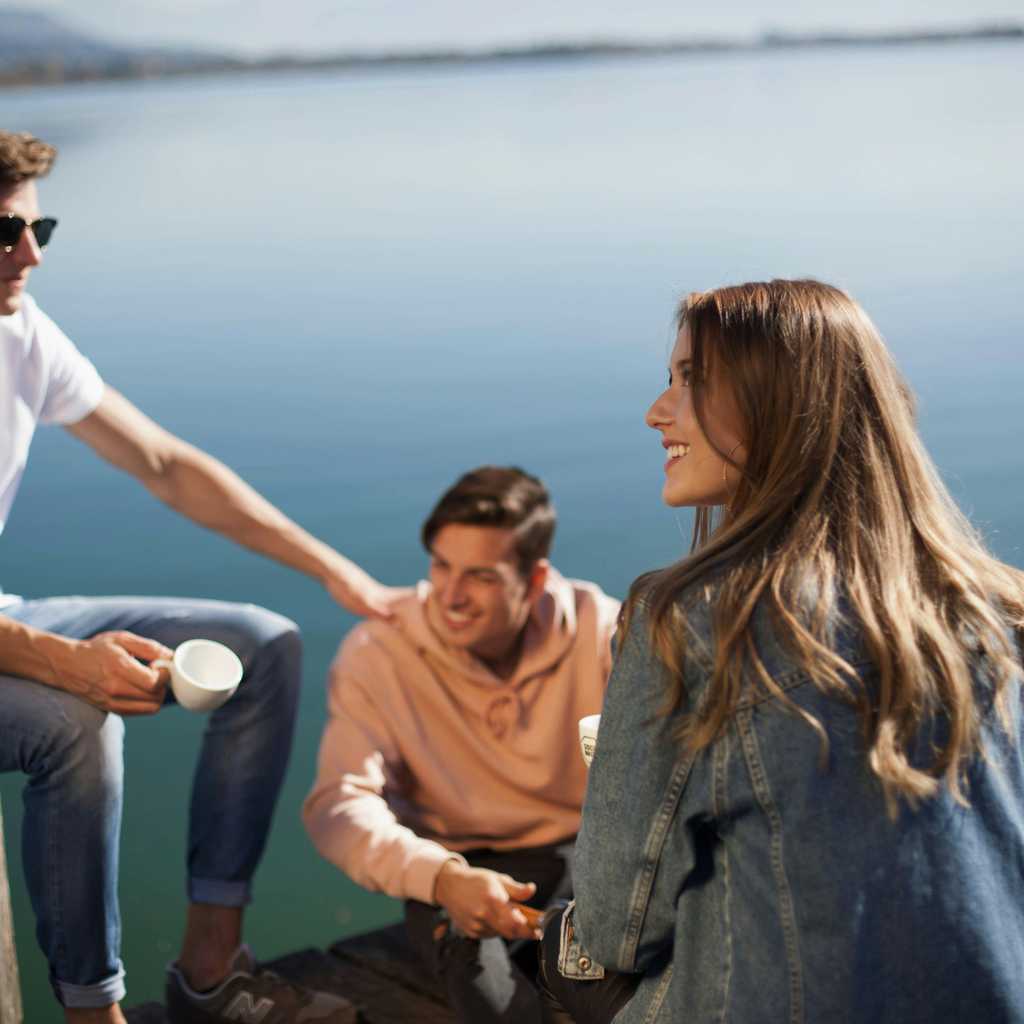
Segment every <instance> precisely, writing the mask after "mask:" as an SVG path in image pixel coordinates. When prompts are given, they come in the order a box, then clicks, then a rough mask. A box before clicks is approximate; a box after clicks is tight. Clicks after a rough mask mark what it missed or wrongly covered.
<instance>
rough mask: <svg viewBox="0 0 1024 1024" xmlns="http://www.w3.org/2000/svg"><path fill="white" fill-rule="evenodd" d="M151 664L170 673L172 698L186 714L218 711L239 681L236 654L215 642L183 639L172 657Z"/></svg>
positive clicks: (240, 677)
mask: <svg viewBox="0 0 1024 1024" xmlns="http://www.w3.org/2000/svg"><path fill="white" fill-rule="evenodd" d="M150 664H151V665H152V666H153V668H165V669H167V670H168V672H170V673H171V689H172V690H173V691H174V699H175V700H176V701H177V702H178V703H179V704H180V705H181V706H182V707H183V708H188V710H189V711H212V710H213V709H214V708H219V707H220V706H221V704H223V703H224V702H225V701H226V700H227V699H228V698H229V697H230V696H231V695H232V694H233V693H234V692H235V690H237V689H238V684H239V683H240V682H241V681H242V663H241V662H240V661H239V660H238V655H237V654H235V652H234V651H233V650H231V648H230V647H225V646H224V645H223V644H219V643H217V641H216V640H186V641H185V642H184V643H183V644H179V645H178V646H177V647H176V648H175V651H174V657H173V658H170V659H168V658H157V660H156V661H153V662H150Z"/></svg>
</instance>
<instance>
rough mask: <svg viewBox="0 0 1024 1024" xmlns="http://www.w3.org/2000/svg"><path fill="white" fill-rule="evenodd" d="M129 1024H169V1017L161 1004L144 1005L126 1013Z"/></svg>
mask: <svg viewBox="0 0 1024 1024" xmlns="http://www.w3.org/2000/svg"><path fill="white" fill-rule="evenodd" d="M124 1016H125V1020H127V1021H128V1024H167V1015H166V1014H165V1013H164V1008H163V1007H162V1006H161V1005H160V1004H159V1003H143V1004H142V1005H141V1006H134V1007H132V1008H131V1009H130V1010H125V1011H124Z"/></svg>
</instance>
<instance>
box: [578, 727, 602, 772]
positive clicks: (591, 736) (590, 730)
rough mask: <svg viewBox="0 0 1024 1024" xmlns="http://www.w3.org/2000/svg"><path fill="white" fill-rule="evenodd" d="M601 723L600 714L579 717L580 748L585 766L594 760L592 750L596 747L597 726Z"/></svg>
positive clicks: (588, 765)
mask: <svg viewBox="0 0 1024 1024" xmlns="http://www.w3.org/2000/svg"><path fill="white" fill-rule="evenodd" d="M600 724H601V716H600V715H587V717H586V718H581V719H580V750H581V751H582V752H583V760H584V761H585V762H586V765H587V767H588V768H589V767H590V762H591V761H593V760H594V750H595V749H596V748H597V727H598V726H599V725H600Z"/></svg>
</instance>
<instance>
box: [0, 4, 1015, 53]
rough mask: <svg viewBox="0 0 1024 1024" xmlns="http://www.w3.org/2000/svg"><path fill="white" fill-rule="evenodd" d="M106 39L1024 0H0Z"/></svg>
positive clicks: (274, 35) (966, 7)
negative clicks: (46, 13) (55, 17)
mask: <svg viewBox="0 0 1024 1024" xmlns="http://www.w3.org/2000/svg"><path fill="white" fill-rule="evenodd" d="M4 7H7V8H15V7H17V8H21V9H30V10H40V11H49V12H51V13H53V14H56V15H60V16H61V17H64V18H66V19H68V20H69V21H73V22H74V23H75V24H76V25H77V26H79V27H81V28H86V29H89V30H92V31H95V32H97V33H100V34H102V35H105V36H108V37H110V38H117V39H122V40H131V41H134V42H145V41H152V42H164V41H175V42H188V43H197V44H201V45H204V46H209V47H212V48H217V49H228V50H235V51H245V52H249V53H260V52H267V51H273V50H282V49H292V50H305V51H318V50H341V49H359V50H382V49H408V48H416V47H434V46H445V45H449V44H453V45H457V46H468V47H472V46H486V45H489V44H492V43H496V42H504V43H517V42H529V41H535V40H538V39H540V40H544V39H580V38H589V37H595V36H596V37H603V36H633V37H640V38H658V37H665V36H700V35H730V36H732V35H740V36H742V35H750V34H755V33H758V32H760V31H763V30H764V29H767V28H781V29H789V30H814V29H818V28H837V27H844V28H854V29H857V28H862V29H866V28H891V27H901V26H929V25H931V26H936V25H950V24H952V25H957V24H965V23H968V22H977V21H991V20H1007V19H1012V20H1015V21H1016V20H1022V19H1024V0H903V2H894V0H857V2H849V0H848V2H841V3H828V2H823V0H775V2H774V3H766V2H764V0H717V2H715V0H712V2H708V0H703V2H700V3H697V2H692V0H501V2H496V0H489V2H488V0H283V2H282V0H88V3H85V2H83V0H16V2H13V3H9V2H5V0H0V8H4Z"/></svg>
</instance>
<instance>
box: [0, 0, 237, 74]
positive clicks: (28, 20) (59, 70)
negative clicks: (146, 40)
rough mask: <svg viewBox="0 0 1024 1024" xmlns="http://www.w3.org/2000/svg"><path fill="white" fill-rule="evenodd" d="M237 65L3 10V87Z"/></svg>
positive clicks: (38, 14) (225, 59) (0, 69)
mask: <svg viewBox="0 0 1024 1024" xmlns="http://www.w3.org/2000/svg"><path fill="white" fill-rule="evenodd" d="M236 63H239V62H236V61H235V60H234V59H233V58H231V57H228V56H226V55H224V54H214V53H206V52H203V51H200V50H189V49H183V48H172V47H155V46H154V47H137V46H126V45H121V44H118V43H112V42H110V40H107V39H100V38H98V37H96V36H93V35H90V34H89V33H87V32H83V31H81V30H79V29H77V28H74V27H72V26H70V25H68V24H67V23H66V22H63V21H61V20H59V19H57V18H54V17H53V16H51V15H49V14H45V13H41V12H39V11H26V10H19V9H17V8H2V9H0V84H3V83H4V82H8V83H12V84H21V83H29V82H37V81H63V80H65V79H82V78H106V77H126V76H142V75H150V74H174V73H180V72H185V71H192V70H195V69H196V68H199V67H210V66H218V67H225V66H232V65H234V64H236Z"/></svg>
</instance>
